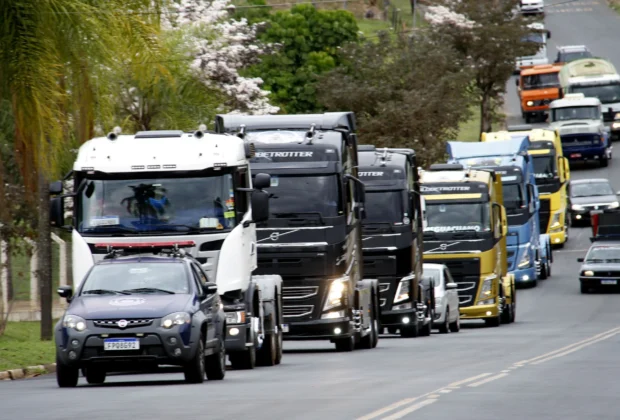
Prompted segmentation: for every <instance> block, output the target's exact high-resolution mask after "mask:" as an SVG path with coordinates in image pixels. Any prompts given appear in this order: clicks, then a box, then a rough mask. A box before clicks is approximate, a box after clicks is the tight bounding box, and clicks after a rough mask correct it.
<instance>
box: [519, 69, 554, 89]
mask: <svg viewBox="0 0 620 420" xmlns="http://www.w3.org/2000/svg"><path fill="white" fill-rule="evenodd" d="M558 74H559V73H558V72H555V73H542V74H532V75H530V76H523V89H524V90H532V89H541V88H548V87H557V86H560V79H559V77H558Z"/></svg>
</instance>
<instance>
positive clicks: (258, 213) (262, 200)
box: [251, 174, 269, 222]
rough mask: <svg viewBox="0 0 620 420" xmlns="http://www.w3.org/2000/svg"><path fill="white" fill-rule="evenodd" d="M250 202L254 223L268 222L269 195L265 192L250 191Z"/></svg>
mask: <svg viewBox="0 0 620 420" xmlns="http://www.w3.org/2000/svg"><path fill="white" fill-rule="evenodd" d="M259 175H261V174H259ZM268 176H269V175H268ZM257 177H258V175H257ZM251 202H252V220H253V221H254V222H264V221H266V220H268V219H269V193H267V192H266V191H262V190H254V191H252V199H251Z"/></svg>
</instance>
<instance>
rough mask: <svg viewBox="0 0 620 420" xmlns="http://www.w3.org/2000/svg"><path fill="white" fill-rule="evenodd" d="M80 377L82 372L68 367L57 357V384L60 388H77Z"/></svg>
mask: <svg viewBox="0 0 620 420" xmlns="http://www.w3.org/2000/svg"><path fill="white" fill-rule="evenodd" d="M79 376H80V370H79V369H78V368H74V367H71V366H67V365H65V364H64V363H62V362H61V361H60V359H58V357H56V382H57V383H58V386H59V387H60V388H75V387H76V386H77V383H78V378H79Z"/></svg>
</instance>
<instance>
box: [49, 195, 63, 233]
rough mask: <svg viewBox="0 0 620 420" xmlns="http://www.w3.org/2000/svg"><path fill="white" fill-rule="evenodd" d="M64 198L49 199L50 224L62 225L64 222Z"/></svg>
mask: <svg viewBox="0 0 620 420" xmlns="http://www.w3.org/2000/svg"><path fill="white" fill-rule="evenodd" d="M64 207H65V206H64V200H63V199H62V198H61V197H56V198H52V199H51V201H50V225H51V226H53V227H57V228H59V227H63V225H64V224H65V215H64Z"/></svg>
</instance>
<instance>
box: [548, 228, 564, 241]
mask: <svg viewBox="0 0 620 420" xmlns="http://www.w3.org/2000/svg"><path fill="white" fill-rule="evenodd" d="M548 235H549V242H551V245H559V244H563V243H565V242H566V231H565V228H564V226H562V230H561V231H559V232H552V233H548Z"/></svg>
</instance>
